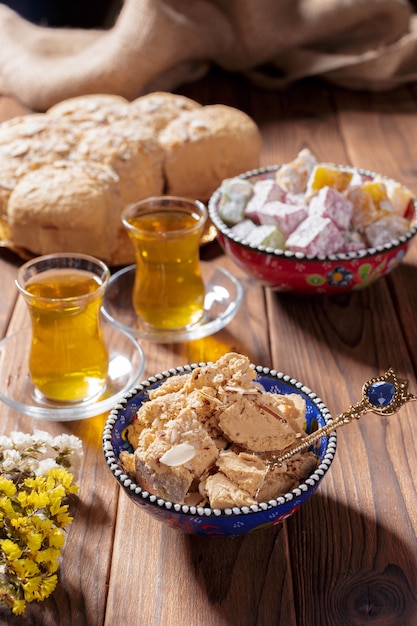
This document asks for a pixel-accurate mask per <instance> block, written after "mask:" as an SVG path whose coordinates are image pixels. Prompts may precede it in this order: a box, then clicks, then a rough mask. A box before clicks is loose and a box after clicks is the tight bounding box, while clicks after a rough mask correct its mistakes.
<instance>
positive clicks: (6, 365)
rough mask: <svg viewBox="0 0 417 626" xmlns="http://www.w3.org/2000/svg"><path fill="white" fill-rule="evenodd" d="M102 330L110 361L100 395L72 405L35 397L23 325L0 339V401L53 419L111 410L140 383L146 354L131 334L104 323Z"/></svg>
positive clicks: (28, 339)
mask: <svg viewBox="0 0 417 626" xmlns="http://www.w3.org/2000/svg"><path fill="white" fill-rule="evenodd" d="M103 332H104V337H105V341H106V344H107V348H108V351H109V357H110V363H109V371H108V378H107V387H106V389H105V390H103V392H102V394H101V395H99V396H98V397H95V398H94V399H92V400H86V401H84V402H75V403H74V404H68V403H65V404H64V403H62V404H60V403H55V402H46V401H41V400H38V399H37V398H36V395H35V388H34V386H33V384H32V381H31V379H30V375H29V371H28V362H29V352H30V344H31V334H32V331H31V329H30V328H25V329H23V330H21V331H19V332H17V333H15V334H13V335H10V336H9V337H5V338H4V339H3V340H2V341H0V401H3V402H4V403H5V404H7V405H8V406H10V407H12V408H13V409H15V410H16V411H18V412H19V413H22V414H24V415H28V416H29V417H34V418H36V419H43V420H48V421H53V422H67V421H71V420H79V419H85V418H87V417H94V416H95V415H100V414H101V413H106V412H107V411H111V409H112V408H113V407H114V406H115V404H117V402H118V400H119V399H121V398H122V397H123V395H124V394H125V393H126V392H127V391H129V389H131V388H132V387H135V385H137V383H138V382H139V380H140V378H141V376H142V374H143V370H144V368H145V357H144V354H143V350H142V348H141V347H140V345H139V344H138V343H137V341H136V340H135V338H134V337H132V335H131V334H129V333H126V332H125V331H123V330H121V329H119V328H114V327H112V326H110V325H109V324H107V323H105V324H104V325H103Z"/></svg>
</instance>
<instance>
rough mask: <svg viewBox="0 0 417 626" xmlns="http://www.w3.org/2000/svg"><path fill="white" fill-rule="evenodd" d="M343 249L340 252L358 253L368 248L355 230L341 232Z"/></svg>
mask: <svg viewBox="0 0 417 626" xmlns="http://www.w3.org/2000/svg"><path fill="white" fill-rule="evenodd" d="M343 241H344V244H343V248H342V249H341V250H340V252H358V250H363V249H364V248H367V247H368V243H367V241H366V240H365V238H364V236H363V235H361V233H358V231H356V230H344V231H343Z"/></svg>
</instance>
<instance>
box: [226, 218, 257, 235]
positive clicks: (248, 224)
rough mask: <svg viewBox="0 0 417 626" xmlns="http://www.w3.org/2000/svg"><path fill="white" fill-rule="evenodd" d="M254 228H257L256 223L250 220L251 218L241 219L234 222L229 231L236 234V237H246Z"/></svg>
mask: <svg viewBox="0 0 417 626" xmlns="http://www.w3.org/2000/svg"><path fill="white" fill-rule="evenodd" d="M254 228H257V225H256V224H254V223H253V222H252V220H249V219H247V220H243V222H239V224H235V225H234V226H232V227H231V229H230V230H231V232H232V233H233V234H234V235H236V237H240V238H241V239H246V238H247V237H249V236H250V233H251V232H252V230H253V229H254Z"/></svg>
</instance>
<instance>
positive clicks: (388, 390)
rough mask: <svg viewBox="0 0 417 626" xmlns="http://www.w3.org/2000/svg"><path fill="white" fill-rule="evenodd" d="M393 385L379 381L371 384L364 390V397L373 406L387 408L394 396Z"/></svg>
mask: <svg viewBox="0 0 417 626" xmlns="http://www.w3.org/2000/svg"><path fill="white" fill-rule="evenodd" d="M395 391H396V388H395V385H393V384H392V383H389V382H386V381H381V382H376V383H373V384H372V385H370V386H369V387H368V389H367V390H366V395H367V397H368V399H369V401H370V403H371V404H373V405H374V406H388V405H389V404H391V402H392V400H393V398H394V396H395Z"/></svg>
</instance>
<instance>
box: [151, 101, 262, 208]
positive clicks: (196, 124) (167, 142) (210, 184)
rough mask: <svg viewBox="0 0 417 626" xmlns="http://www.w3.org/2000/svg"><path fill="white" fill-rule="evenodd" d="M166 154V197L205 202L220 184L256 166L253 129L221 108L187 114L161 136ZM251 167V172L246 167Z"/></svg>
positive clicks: (255, 132) (248, 121) (247, 120)
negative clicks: (254, 164) (195, 199)
mask: <svg viewBox="0 0 417 626" xmlns="http://www.w3.org/2000/svg"><path fill="white" fill-rule="evenodd" d="M159 143H160V144H161V146H162V148H163V150H164V153H165V176H166V181H167V193H169V194H170V195H174V196H184V195H188V196H191V197H193V198H202V199H207V198H209V197H210V196H211V194H212V193H213V191H214V190H215V189H216V188H217V187H218V186H219V185H220V183H221V182H222V180H223V179H225V178H229V177H230V176H235V175H237V174H241V173H242V172H244V171H246V170H248V169H252V165H249V164H251V163H252V164H253V163H258V162H259V155H260V151H261V139H260V134H259V130H258V128H257V126H256V125H255V124H254V122H253V121H252V120H251V118H249V117H248V116H247V115H246V114H245V113H243V112H242V111H238V110H237V109H234V108H232V107H228V106H225V105H222V104H216V105H209V106H205V107H202V108H200V109H195V110H192V111H186V112H185V113H183V114H182V115H180V116H179V117H178V118H177V119H175V120H173V121H172V122H171V123H170V124H168V126H166V128H165V129H164V130H163V131H162V132H161V134H160V135H159ZM248 165H249V167H248Z"/></svg>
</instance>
